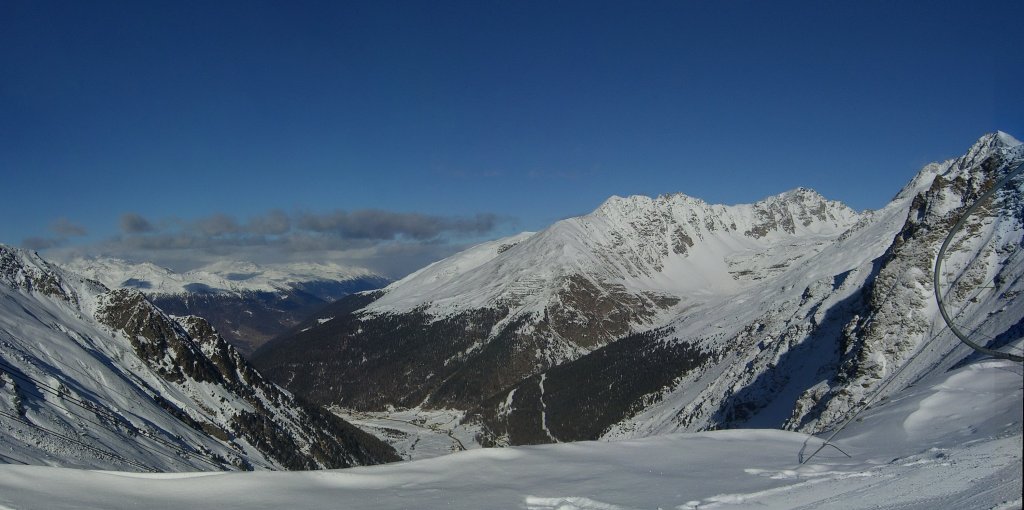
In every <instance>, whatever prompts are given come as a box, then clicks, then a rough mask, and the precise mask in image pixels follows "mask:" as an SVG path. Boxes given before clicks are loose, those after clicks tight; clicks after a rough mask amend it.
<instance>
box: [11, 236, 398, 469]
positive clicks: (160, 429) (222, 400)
mask: <svg viewBox="0 0 1024 510" xmlns="http://www.w3.org/2000/svg"><path fill="white" fill-rule="evenodd" d="M0 423H2V424H3V426H2V427H0V455H2V457H3V461H4V462H5V463H10V462H13V463H27V464H45V465H57V466H66V467H84V468H93V469H97V468H98V469H117V470H129V471H147V470H155V471H188V470H211V469H214V470H216V469H282V468H286V469H315V468H331V467H345V466H353V465H365V464H376V463H381V462H387V461H392V460H397V459H398V457H397V455H396V454H395V452H394V451H393V449H391V448H390V447H389V446H387V445H386V444H384V443H382V442H380V441H379V440H377V439H376V438H374V437H372V436H370V435H368V434H366V433H364V432H362V431H360V430H359V429H357V428H355V427H353V426H352V425H350V424H348V423H347V422H345V421H343V420H341V419H339V418H337V417H336V416H334V415H332V414H330V413H328V412H326V411H324V410H323V409H321V408H319V407H318V406H315V405H310V404H306V403H305V402H303V401H302V400H300V399H297V398H296V397H294V396H293V395H291V394H290V393H288V392H286V391H283V390H281V388H279V387H278V386H276V385H275V384H273V383H271V382H269V381H268V380H266V379H264V378H263V377H262V376H261V375H260V374H258V373H257V372H256V371H255V370H254V369H253V368H252V367H251V366H250V365H249V363H248V362H246V361H245V360H244V359H243V358H242V357H241V356H240V355H239V353H238V351H236V350H235V349H234V348H233V347H231V346H230V345H229V344H228V343H227V342H226V341H225V340H224V339H223V338H222V337H221V336H220V335H219V334H218V333H217V332H216V330H214V329H213V328H212V327H211V326H210V324H209V322H207V321H206V320H204V319H202V318H199V317H195V316H184V317H173V316H170V315H168V314H166V313H165V312H163V311H161V310H160V309H159V308H157V307H156V306H155V305H153V304H152V303H151V302H150V301H149V300H148V299H147V298H146V296H145V295H144V294H143V293H141V292H139V291H138V290H135V289H114V290H109V289H107V288H106V287H105V286H104V285H103V284H101V283H100V282H98V281H95V280H92V279H88V278H86V277H84V276H81V275H78V274H76V273H74V272H71V271H68V270H65V269H63V268H60V267H58V266H56V265H54V264H51V263H49V262H47V261H45V260H43V259H42V258H40V257H39V256H38V255H37V254H35V253H33V252H27V251H23V250H19V249H14V248H9V247H7V246H3V245H0Z"/></svg>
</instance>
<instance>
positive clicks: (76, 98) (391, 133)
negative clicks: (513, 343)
mask: <svg viewBox="0 0 1024 510" xmlns="http://www.w3.org/2000/svg"><path fill="white" fill-rule="evenodd" d="M1022 16H1024V2H1020V1H1009V2H976V1H972V2H968V1H964V2H890V1H885V2H882V1H856V2H854V1H849V2H711V1H692V2H691V1H674V2H600V1H586V2H565V1H550V2H528V1H527V2H524V1H505V2H490V1H473V2H426V1H423V2H420V1H401V2H388V1H373V2H339V1H324V2H315V1H295V2H257V1H245V2H189V1H168V2H159V1H148V0H147V1H140V2H131V1H116V2H108V1H90V2H79V1H67V2H48V1H12V0H3V1H2V2H0V77H2V78H0V170H2V172H3V175H2V177H3V180H2V182H3V188H2V190H3V193H2V196H3V200H0V217H3V218H4V219H3V221H2V222H0V243H5V244H10V245H19V246H28V247H33V248H38V249H44V248H48V249H44V250H43V251H44V253H52V254H54V255H55V256H59V255H62V254H63V255H66V254H67V253H69V252H83V253H104V254H111V255H118V256H122V257H128V258H139V259H141V258H146V259H152V260H155V261H157V262H160V263H164V264H167V265H171V266H172V267H176V268H178V269H184V268H187V266H190V265H196V264H199V263H203V262H207V261H210V260H213V259H216V258H232V257H233V258H250V259H256V260H262V261H271V260H283V259H302V258H310V259H330V260H336V261H342V262H349V263H358V264H363V265H368V266H371V267H374V268H377V269H380V270H382V271H385V272H387V273H389V274H390V275H392V276H400V275H401V274H403V273H405V272H408V271H411V270H413V269H416V268H417V267H418V266H419V265H421V264H423V263H426V262H428V261H430V260H432V259H436V258H438V257H441V256H445V255H447V254H450V253H452V251H453V250H456V249H458V248H459V247H461V246H464V245H465V244H466V243H472V242H475V241H479V240H482V239H486V238H493V237H498V236H502V235H507V234H511V233H514V232H517V231H520V230H538V229H541V228H544V227H545V226H547V225H549V224H550V223H552V222H553V221H556V220H558V219H561V218H564V217H568V216H574V215H578V214H583V213H586V212H589V211H591V210H593V209H594V208H596V207H597V206H598V205H599V204H600V203H601V202H602V201H603V200H604V199H605V198H607V197H608V196H610V195H629V194H645V195H658V194H662V193H672V192H684V193H686V194H689V195H693V196H696V197H699V198H702V199H705V200H707V201H709V202H715V203H744V202H752V201H755V200H758V199H760V198H763V197H765V196H768V195H772V194H776V193H780V192H783V191H786V190H788V189H791V188H794V187H798V186H805V187H810V188H814V189H816V190H818V191H819V192H821V193H822V194H824V195H825V196H827V197H829V198H832V199H836V200H841V201H843V202H845V203H847V204H848V205H850V206H851V207H854V208H856V209H865V208H877V207H881V206H882V205H884V204H885V203H886V202H887V201H888V199H889V198H891V197H892V196H893V195H894V194H895V193H896V192H897V191H898V190H899V188H900V187H901V186H902V185H903V184H905V183H906V182H907V181H908V180H909V179H910V178H911V177H912V176H913V175H914V173H915V172H916V171H917V170H918V169H919V168H920V167H921V166H922V165H924V164H926V163H928V162H930V161H934V160H939V159H944V158H948V157H952V156H956V155H959V154H961V153H963V152H964V151H965V150H966V149H967V147H969V146H970V144H971V143H972V142H973V141H974V140H976V139H977V138H978V137H980V136H981V135H982V134H984V133H986V132H991V131H994V130H996V129H1001V130H1003V131H1007V132H1009V133H1011V134H1013V135H1015V136H1017V137H1018V138H1020V137H1024V94H1022V93H1021V91H1022V90H1024V51H1021V48H1022V46H1024V45H1022V44H1021V43H1022V42H1024V35H1022V32H1021V30H1020V26H1019V20H1020V19H1022Z"/></svg>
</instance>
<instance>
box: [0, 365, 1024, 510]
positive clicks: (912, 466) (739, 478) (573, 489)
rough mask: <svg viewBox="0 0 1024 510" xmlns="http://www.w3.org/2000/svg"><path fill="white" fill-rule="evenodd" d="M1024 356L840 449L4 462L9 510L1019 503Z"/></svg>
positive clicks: (620, 446)
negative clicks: (346, 465) (312, 466)
mask: <svg viewBox="0 0 1024 510" xmlns="http://www.w3.org/2000/svg"><path fill="white" fill-rule="evenodd" d="M1022 381H1024V372H1022V367H1021V365H1019V364H1015V363H1010V362H1001V361H981V362H977V363H974V364H971V365H968V366H966V367H964V368H961V369H958V370H955V371H950V372H947V373H942V374H936V375H935V376H932V377H929V378H928V379H927V380H925V381H920V382H918V384H917V385H915V386H914V387H912V388H910V389H908V390H906V391H904V392H902V393H900V394H899V395H898V396H896V397H895V398H892V399H889V400H887V401H885V402H884V403H882V404H881V405H878V406H876V407H874V408H872V409H870V410H868V411H867V412H865V413H864V414H863V415H862V418H861V419H860V420H859V421H856V422H854V423H853V424H852V425H851V426H849V427H848V428H847V429H845V430H844V431H843V432H842V433H841V434H840V435H839V436H838V437H837V439H836V444H837V445H839V447H840V448H842V450H844V451H845V452H847V453H849V454H850V455H851V457H849V458H847V457H846V456H845V455H843V454H842V453H840V452H839V451H838V450H836V449H832V448H826V449H824V450H822V452H821V453H819V454H818V455H817V456H816V457H815V458H814V459H813V460H811V461H810V462H809V463H807V464H804V465H800V464H799V458H800V457H801V455H803V456H804V457H806V456H807V455H808V454H809V452H812V451H813V450H814V449H816V448H817V446H818V445H820V444H821V439H819V438H814V437H809V436H806V435H802V434H796V433H791V432H782V431H775V430H731V431H718V432H705V433H697V434H674V435H666V436H657V437H650V438H646V439H637V440H628V441H617V442H583V443H569V444H558V445H546V446H535V447H517V448H499V449H476V450H470V451H463V452H458V453H453V454H450V455H444V456H440V457H435V458H430V459H424V460H416V461H407V462H401V463H396V464H390V465H384V466H376V467H364V468H353V469H346V470H336V471H319V472H256V473H179V474H157V475H153V474H132V473H114V472H100V471H85V470H74V469H61V468H54V467H43V466H17V465H2V466H0V509H34V508H39V509H60V508H75V509H92V508H96V509H99V508H103V509H110V508H146V509H148V510H157V509H164V508H224V509H230V508H237V509H255V508H441V507H443V508H465V509H478V508H520V509H536V510H542V509H544V510H546V509H564V510H572V509H592V510H618V509H634V508H652V509H653V508H663V509H678V510H684V509H709V508H748V507H753V506H756V507H760V508H901V509H910V508H921V509H925V508H928V509H932V508H1000V509H1012V508H1021V490H1022V485H1021V479H1022V468H1021V448H1022V426H1021V424H1022V421H1024V417H1022V415H1024V404H1022Z"/></svg>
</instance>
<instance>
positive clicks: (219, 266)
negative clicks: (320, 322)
mask: <svg viewBox="0 0 1024 510" xmlns="http://www.w3.org/2000/svg"><path fill="white" fill-rule="evenodd" d="M63 265H64V266H65V267H67V268H68V269H70V270H72V271H74V272H76V273H78V274H81V275H84V276H87V277H89V278H92V279H95V280H98V281H100V282H102V283H103V284H104V285H106V286H107V287H109V288H112V289H116V288H120V287H129V288H136V289H139V290H141V291H142V292H144V293H146V294H148V295H162V294H187V293H193V292H206V293H219V294H240V293H244V292H271V293H273V292H281V291H287V290H290V289H292V288H293V287H294V286H295V285H296V284H297V283H303V282H320V281H335V282H342V281H348V280H355V279H376V280H380V281H382V282H383V281H384V280H386V279H385V278H384V277H382V276H380V275H378V274H376V273H374V272H372V271H370V270H368V269H363V268H358V267H350V266H341V265H338V264H333V263H290V264H264V265H260V264H254V263H251V262H239V261H220V262H215V263H213V264H209V265H207V266H204V267H201V268H199V269H195V270H192V271H187V272H184V273H177V272H174V271H172V270H170V269H167V268H164V267H160V266H157V265H155V264H152V263H149V262H143V263H133V262H128V261H125V260H121V259H114V258H78V259H73V260H70V261H68V262H67V263H64V264H63Z"/></svg>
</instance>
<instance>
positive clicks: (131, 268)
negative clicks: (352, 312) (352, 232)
mask: <svg viewBox="0 0 1024 510" xmlns="http://www.w3.org/2000/svg"><path fill="white" fill-rule="evenodd" d="M62 265H63V266H64V267H66V268H67V269H69V270H71V271H74V272H76V273H78V274H81V275H84V276H87V277H89V278H92V279H95V280H98V281H100V282H102V283H103V284H104V285H106V286H107V287H109V288H111V289H116V288H131V289H137V290H139V291H141V292H143V293H144V294H146V296H147V297H148V298H149V299H150V300H151V301H152V302H153V303H154V304H156V305H157V306H159V307H160V308H161V309H163V310H164V311H166V312H167V313H171V314H175V315H198V316H200V317H203V318H205V319H206V320H208V321H210V322H211V323H212V324H213V325H214V327H216V328H217V331H219V332H220V333H221V334H222V335H224V338H226V339H227V340H228V342H229V343H231V344H232V345H234V346H235V347H236V348H237V349H238V350H239V352H241V353H242V354H243V355H248V354H250V353H251V352H252V351H253V350H254V349H256V348H257V347H259V346H260V345H262V344H263V343H264V342H266V341H267V340H270V339H271V338H273V337H275V336H277V335H279V334H281V333H284V332H285V331H287V330H288V329H289V328H291V327H292V326H295V325H296V324H298V323H299V322H300V321H301V320H303V319H305V318H306V317H307V316H309V315H310V314H312V313H313V312H315V311H317V310H319V309H320V308H322V307H323V306H325V305H327V304H328V303H331V302H333V301H335V300H337V299H339V298H341V297H343V296H347V295H349V294H351V293H353V292H359V291H364V290H369V289H376V288H380V287H383V286H384V285H387V284H388V283H389V282H390V280H388V279H387V278H385V277H383V276H380V275H378V274H376V273H373V272H371V271H369V270H367V269H362V268H355V267H347V266H340V265H337V264H313V263H292V264H267V265H257V264H253V263H250V262H237V261H221V262H217V263H214V264H211V265H208V266H205V267H202V268H199V269H196V270H193V271H188V272H184V273H178V272H174V271H171V270H170V269H167V268H164V267H160V266H157V265H155V264H152V263H148V262H145V263H133V262H128V261H124V260H120V259H113V258H79V259H74V260H71V261H68V262H66V263H63V264H62Z"/></svg>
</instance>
